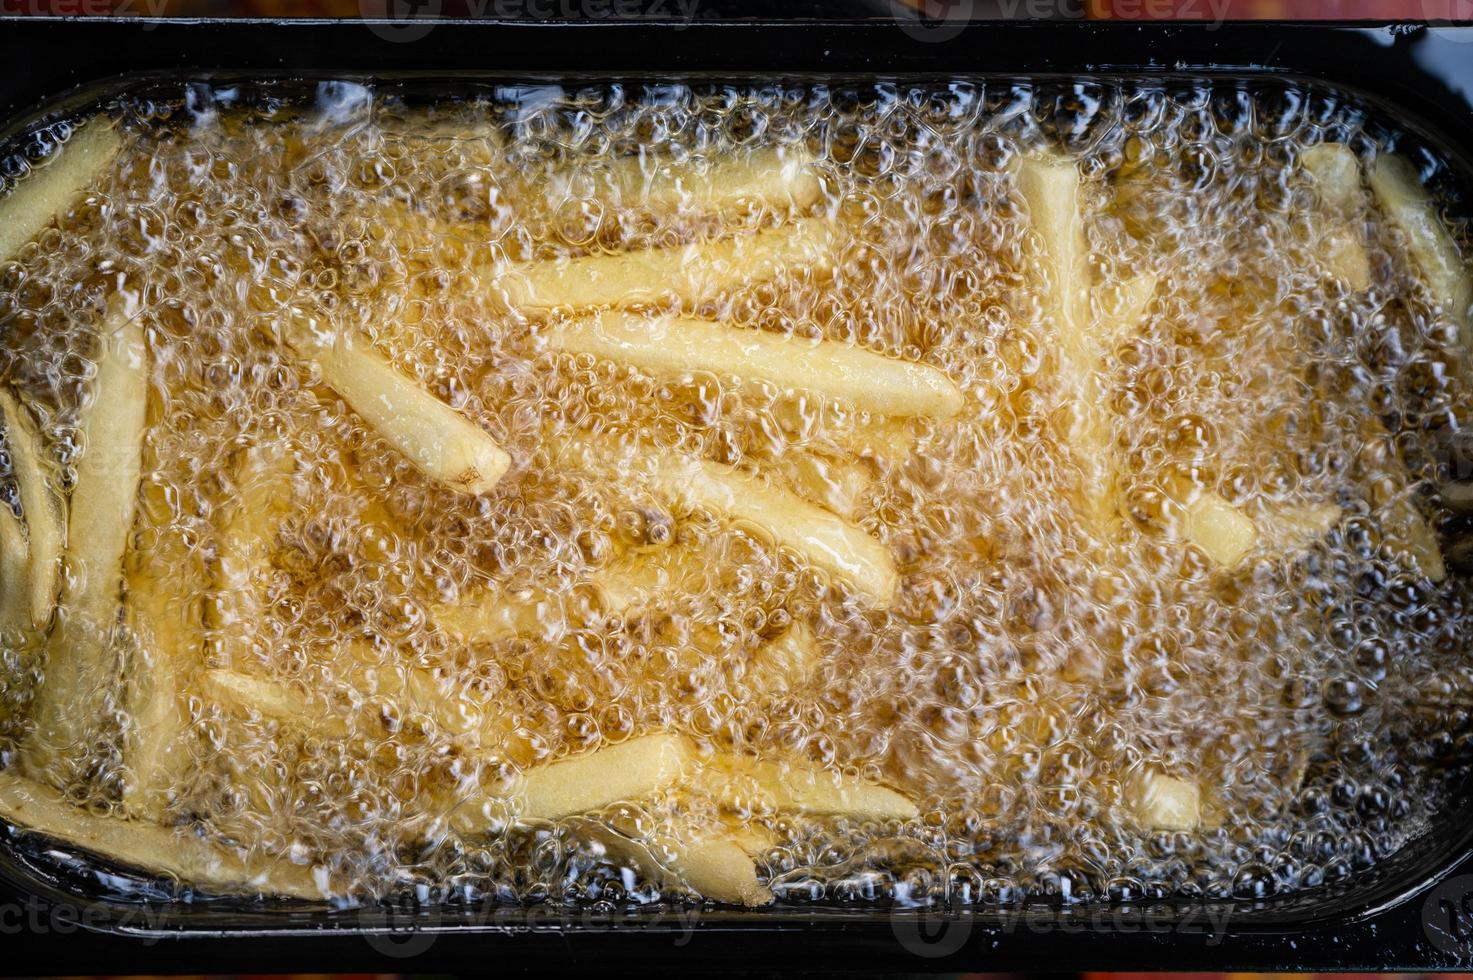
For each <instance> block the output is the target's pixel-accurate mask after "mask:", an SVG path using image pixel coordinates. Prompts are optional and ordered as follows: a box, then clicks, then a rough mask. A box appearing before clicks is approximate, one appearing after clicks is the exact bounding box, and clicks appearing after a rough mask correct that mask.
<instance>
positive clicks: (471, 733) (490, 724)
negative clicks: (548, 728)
mask: <svg viewBox="0 0 1473 980" xmlns="http://www.w3.org/2000/svg"><path fill="white" fill-rule="evenodd" d="M343 660H344V661H346V662H345V663H344V664H343V665H342V667H341V672H342V673H341V676H342V677H343V678H344V680H345V681H346V686H348V687H350V688H351V689H352V690H353V693H355V694H356V695H358V696H359V697H367V698H383V699H386V700H389V701H392V702H394V703H396V704H397V706H398V707H399V708H400V709H401V710H406V711H411V712H414V713H416V714H419V715H423V716H426V717H429V718H431V719H433V720H434V723H435V725H436V726H437V727H438V728H439V729H440V730H441V731H443V732H445V733H446V734H447V735H449V736H451V737H454V738H456V739H461V740H466V741H468V742H470V743H471V744H474V745H478V746H481V747H487V746H493V745H496V744H498V743H500V742H501V741H502V740H503V739H504V738H505V736H506V734H507V733H508V731H509V724H508V719H507V717H506V716H505V715H503V714H501V713H499V712H497V711H495V710H493V709H490V708H488V707H484V706H483V705H481V704H480V703H479V702H478V701H477V700H476V699H475V698H473V697H471V696H470V695H469V693H468V692H467V691H465V690H464V689H460V688H458V687H457V685H455V684H453V683H450V682H449V681H447V680H445V679H442V678H440V677H439V676H437V675H436V674H435V672H434V671H432V670H428V669H426V668H424V667H419V666H414V665H389V666H384V665H380V664H378V663H376V662H375V659H374V658H373V657H372V656H371V654H370V653H369V652H368V651H366V650H365V645H364V644H362V643H351V644H349V645H348V647H347V649H346V650H345V651H344V656H343Z"/></svg>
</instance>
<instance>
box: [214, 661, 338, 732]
mask: <svg viewBox="0 0 1473 980" xmlns="http://www.w3.org/2000/svg"><path fill="white" fill-rule="evenodd" d="M200 690H201V691H202V692H203V694H204V695H205V697H207V698H209V699H210V700H211V701H214V702H215V703H217V704H219V705H221V706H222V707H225V708H229V709H231V710H232V711H233V712H234V713H235V714H237V715H240V716H241V717H244V718H247V719H249V718H257V717H258V718H264V719H266V720H268V721H275V722H280V723H282V724H286V725H292V726H295V727H297V728H301V729H303V730H304V731H308V732H311V733H312V734H314V735H319V736H322V737H325V738H346V737H347V736H348V735H350V734H351V733H352V726H351V725H349V724H348V721H347V719H346V718H344V717H343V715H342V714H341V713H340V712H338V711H336V710H335V709H334V707H333V706H332V705H330V704H325V703H323V701H322V700H321V699H320V698H317V697H315V696H312V695H306V694H302V693H299V692H297V691H294V690H292V688H290V687H288V686H287V685H285V684H282V683H279V682H277V681H273V680H269V679H267V678H264V677H256V676H253V675H251V674H245V673H241V672H240V671H235V670H222V669H215V670H207V671H205V672H204V673H202V674H201V675H200Z"/></svg>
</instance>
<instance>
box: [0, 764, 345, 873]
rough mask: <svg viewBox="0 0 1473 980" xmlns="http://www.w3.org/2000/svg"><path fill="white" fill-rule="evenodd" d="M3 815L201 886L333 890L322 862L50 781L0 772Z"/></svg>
mask: <svg viewBox="0 0 1473 980" xmlns="http://www.w3.org/2000/svg"><path fill="white" fill-rule="evenodd" d="M0 818H3V819H4V820H5V821H6V822H8V823H11V824H14V825H15V826H16V827H18V828H20V829H21V830H23V831H25V832H27V833H34V834H39V835H40V836H42V837H47V838H50V839H52V840H55V841H60V842H62V843H64V844H68V845H71V846H73V847H78V848H81V849H82V850H84V851H89V852H91V853H93V854H96V855H98V856H99V857H102V858H104V859H106V860H108V861H113V862H116V863H118V864H120V865H125V866H127V867H130V868H136V869H138V870H140V871H143V872H146V873H147V874H150V875H172V876H174V877H176V878H178V879H180V880H181V881H184V882H187V883H189V884H191V885H195V886H198V887H199V888H201V889H202V890H204V891H212V890H216V889H218V890H219V892H220V893H221V894H235V895H238V894H241V893H242V892H245V893H257V894H261V895H275V896H280V897H283V898H305V899H322V898H328V897H330V895H331V886H330V884H329V878H328V875H327V873H326V871H325V870H324V869H320V868H307V867H303V866H301V865H295V864H291V863H289V862H287V861H285V860H279V861H274V862H269V863H258V862H250V863H247V862H246V861H243V860H242V859H241V857H240V855H239V854H237V853H236V852H235V851H233V850H231V849H229V848H227V847H224V846H220V845H216V844H211V843H210V842H208V841H206V840H204V839H202V838H201V837H199V836H198V835H196V834H195V833H193V832H192V831H190V830H188V829H183V830H178V831H176V830H171V829H167V828H164V827H160V826H158V825H156V824H151V823H144V822H141V821H131V820H119V819H117V818H114V817H105V816H101V815H98V814H95V813H90V812H88V811H87V810H83V809H82V808H81V807H77V806H73V805H72V804H71V803H68V802H67V801H66V800H64V799H63V798H62V797H61V795H60V794H59V793H57V792H56V791H55V790H53V789H52V788H51V787H49V786H43V785H41V784H40V783H35V782H32V781H30V780H28V779H25V778H23V777H21V776H18V775H16V774H15V773H14V772H11V771H3V772H0Z"/></svg>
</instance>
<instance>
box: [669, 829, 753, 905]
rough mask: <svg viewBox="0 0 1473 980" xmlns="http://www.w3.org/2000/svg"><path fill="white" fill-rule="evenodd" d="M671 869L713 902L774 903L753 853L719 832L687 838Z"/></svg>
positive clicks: (692, 834)
mask: <svg viewBox="0 0 1473 980" xmlns="http://www.w3.org/2000/svg"><path fill="white" fill-rule="evenodd" d="M671 870H672V871H674V872H675V873H676V874H678V875H679V876H680V877H681V879H683V880H684V881H685V883H686V884H687V885H689V886H690V887H691V888H693V889H694V890H695V891H697V892H699V893H700V895H701V897H702V898H705V899H709V900H711V901H716V902H727V903H729V904H731V905H745V906H747V907H748V908H754V907H756V906H760V905H770V904H771V903H772V892H771V891H769V890H768V889H767V886H766V885H764V884H762V883H761V882H760V881H758V880H757V866H756V864H755V863H753V860H752V858H751V856H750V855H749V854H748V853H747V851H746V850H745V849H744V848H743V847H742V845H741V843H739V842H738V841H736V840H733V839H732V838H731V837H728V836H725V835H723V834H721V833H720V832H719V831H718V832H714V833H705V834H703V833H700V832H693V833H691V834H690V835H689V836H687V837H684V838H683V839H682V841H681V847H680V852H679V856H678V857H677V858H676V860H675V862H674V866H673V867H672V868H671Z"/></svg>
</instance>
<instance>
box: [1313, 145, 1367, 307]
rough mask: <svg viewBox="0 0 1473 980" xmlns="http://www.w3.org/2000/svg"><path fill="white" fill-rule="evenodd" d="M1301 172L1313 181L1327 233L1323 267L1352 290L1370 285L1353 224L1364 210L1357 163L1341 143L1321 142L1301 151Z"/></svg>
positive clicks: (1359, 242)
mask: <svg viewBox="0 0 1473 980" xmlns="http://www.w3.org/2000/svg"><path fill="white" fill-rule="evenodd" d="M1303 163H1304V169H1305V170H1306V171H1308V172H1309V174H1310V176H1311V177H1313V178H1314V182H1315V189H1316V190H1317V191H1318V192H1319V196H1320V206H1321V207H1322V208H1323V209H1324V211H1325V217H1326V219H1327V224H1328V226H1329V227H1328V230H1327V231H1326V232H1325V233H1324V243H1323V250H1324V259H1325V265H1326V267H1327V268H1329V270H1330V272H1331V273H1332V274H1334V275H1335V276H1336V278H1338V279H1341V280H1343V281H1344V282H1345V283H1346V284H1347V285H1349V286H1350V288H1351V289H1354V290H1357V291H1359V290H1364V289H1367V288H1369V286H1370V285H1371V262H1370V259H1369V258H1368V257H1367V256H1366V249H1365V245H1364V244H1363V243H1362V242H1361V235H1360V231H1359V230H1358V229H1357V228H1356V222H1357V220H1358V219H1359V216H1360V214H1361V212H1362V211H1363V210H1364V209H1365V204H1366V195H1365V191H1364V190H1363V189H1362V187H1361V180H1360V164H1359V163H1358V162H1357V161H1356V159H1355V154H1354V153H1352V152H1351V150H1350V147H1348V146H1346V145H1345V144H1344V143H1321V144H1319V145H1318V146H1312V147H1310V148H1309V149H1308V150H1305V151H1304V157H1303Z"/></svg>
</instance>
